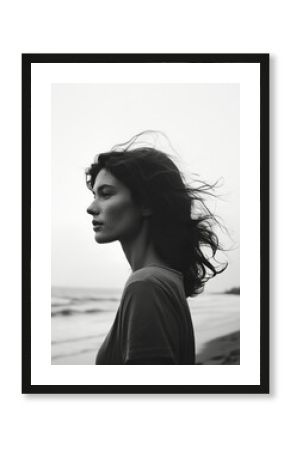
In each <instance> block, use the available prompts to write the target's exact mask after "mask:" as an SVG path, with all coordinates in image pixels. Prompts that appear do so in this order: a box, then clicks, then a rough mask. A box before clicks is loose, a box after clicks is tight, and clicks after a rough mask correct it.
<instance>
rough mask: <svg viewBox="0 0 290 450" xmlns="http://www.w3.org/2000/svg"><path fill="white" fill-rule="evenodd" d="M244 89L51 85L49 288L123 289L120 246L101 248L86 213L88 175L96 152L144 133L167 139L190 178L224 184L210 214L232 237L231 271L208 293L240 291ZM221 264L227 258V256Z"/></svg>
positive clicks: (124, 268) (213, 283) (229, 240)
mask: <svg viewBox="0 0 290 450" xmlns="http://www.w3.org/2000/svg"><path fill="white" fill-rule="evenodd" d="M239 110H240V104H239V85H238V84H54V85H53V86H52V285H53V286H76V287H113V288H122V287H123V285H124V283H125V281H126V279H127V278H128V276H129V274H130V266H129V264H128V263H127V261H126V259H125V256H124V255H123V253H122V250H121V246H120V244H119V243H110V244H103V245H100V244H97V243H96V242H95V240H94V232H93V229H92V224H91V217H90V216H89V215H88V214H87V213H86V208H87V206H88V205H89V204H90V203H91V200H92V194H91V193H90V192H89V191H88V190H87V188H86V184H85V176H84V171H85V168H86V167H87V166H89V165H90V164H91V163H92V161H93V158H94V156H95V155H96V154H97V153H101V152H104V151H109V150H110V149H111V147H112V146H113V145H115V144H118V143H120V142H124V141H126V140H129V139H130V138H131V137H132V136H133V135H135V134H137V133H139V132H141V131H143V130H147V129H153V130H160V131H162V132H164V133H165V134H166V135H167V136H168V138H169V139H170V142H171V144H172V147H173V148H174V150H173V149H170V148H169V147H168V145H167V146H166V141H164V140H163V141H162V140H161V141H160V145H161V146H163V148H160V150H162V149H163V150H165V151H167V152H169V153H171V154H172V156H174V158H175V162H179V166H180V168H181V169H183V170H185V171H186V173H197V174H199V176H200V178H201V179H202V180H204V181H207V182H210V183H213V182H215V181H217V180H219V179H222V184H221V187H220V188H219V190H218V191H217V194H218V195H219V196H220V198H219V200H218V201H214V203H211V205H210V206H211V207H212V208H213V209H214V211H215V212H216V214H218V216H219V217H220V218H221V219H222V222H223V223H224V225H225V226H226V227H227V229H228V231H229V233H230V236H231V238H229V236H227V235H226V234H225V233H223V234H221V235H220V236H221V239H222V241H223V243H224V245H225V246H226V247H227V248H228V249H229V251H228V252H226V259H227V260H228V262H229V267H228V269H227V270H226V271H225V272H224V273H223V274H221V275H219V276H217V277H216V278H215V279H214V280H212V281H210V282H209V283H208V286H207V290H208V291H221V290H224V289H228V288H230V287H232V286H237V285H239V207H240V203H239V145H240V143H239ZM223 258H225V257H224V256H223Z"/></svg>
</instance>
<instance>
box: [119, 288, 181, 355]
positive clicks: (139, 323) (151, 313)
mask: <svg viewBox="0 0 290 450" xmlns="http://www.w3.org/2000/svg"><path fill="white" fill-rule="evenodd" d="M177 342H178V326H177V322H176V317H175V316H174V310H172V309H171V308H170V301H169V299H168V296H167V294H166V292H165V291H164V289H162V287H160V286H159V285H157V284H155V283H153V282H151V281H148V280H144V281H135V282H133V283H131V284H130V285H129V286H128V287H127V288H126V291H125V295H124V303H123V310H122V318H121V348H122V355H123V360H124V364H127V363H128V362H129V363H130V362H132V361H135V362H136V361H137V363H138V360H146V359H147V360H148V359H150V360H152V359H153V360H154V359H155V358H156V359H166V360H169V361H172V364H176V361H175V355H176V343H177Z"/></svg>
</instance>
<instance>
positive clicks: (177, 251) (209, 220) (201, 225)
mask: <svg viewBox="0 0 290 450" xmlns="http://www.w3.org/2000/svg"><path fill="white" fill-rule="evenodd" d="M137 136H139V135H137ZM128 142H129V143H130V144H129V143H128V145H127V146H126V145H125V144H120V146H115V147H113V149H112V150H111V151H109V152H106V153H100V154H99V155H98V156H97V157H96V158H95V162H94V163H93V164H92V165H91V166H90V167H89V168H88V169H86V176H87V186H88V188H89V189H90V190H92V189H93V186H94V182H95V179H96V176H97V174H98V173H99V172H100V170H101V169H106V170H108V171H109V172H110V173H111V174H112V175H114V176H115V177H116V178H117V179H118V180H119V181H121V182H122V183H123V184H124V185H125V186H127V187H128V188H129V190H130V192H131V195H132V198H133V201H134V202H135V203H136V205H143V206H146V207H148V208H150V210H151V212H152V215H150V217H149V218H148V220H149V233H150V237H151V240H152V244H153V246H154V249H155V251H156V253H157V254H158V255H159V257H160V258H161V259H162V260H163V261H164V262H165V263H166V264H167V265H168V266H169V267H171V268H173V269H175V270H178V271H180V272H182V274H183V280H184V288H185V294H186V296H193V295H195V294H198V293H200V292H201V291H202V290H203V288H204V284H205V282H206V281H208V280H209V279H210V278H212V277H214V276H215V275H217V274H218V273H221V272H222V271H223V270H225V268H226V264H223V265H221V264H217V262H216V260H215V255H216V252H217V250H221V246H220V243H219V239H218V236H217V234H216V233H215V231H214V229H213V228H214V225H216V224H218V221H217V219H216V218H215V216H214V215H213V214H212V213H211V212H210V210H209V209H208V207H207V206H206V204H205V194H210V195H213V194H212V188H213V186H211V185H208V184H206V183H200V185H199V186H197V187H192V186H189V185H187V183H186V182H185V180H184V177H183V175H182V173H181V172H180V170H179V169H178V168H177V166H176V165H175V163H174V162H173V161H172V159H171V158H170V157H169V156H168V155H167V154H166V153H165V152H163V151H160V150H157V149H155V148H153V147H150V146H141V147H138V148H132V145H131V142H132V139H131V140H130V141H128ZM207 249H210V253H211V255H209V256H207V255H206V253H208V250H207Z"/></svg>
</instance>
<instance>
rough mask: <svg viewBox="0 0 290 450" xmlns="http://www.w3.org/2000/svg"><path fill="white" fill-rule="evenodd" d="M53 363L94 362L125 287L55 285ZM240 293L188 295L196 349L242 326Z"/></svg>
mask: <svg viewBox="0 0 290 450" xmlns="http://www.w3.org/2000/svg"><path fill="white" fill-rule="evenodd" d="M51 295H52V298H51V363H52V364H95V358H96V354H97V352H98V349H99V347H100V345H101V344H102V342H103V340H104V338H105V336H106V335H107V333H108V332H109V330H110V327H111V325H112V323H113V320H114V317H115V315H116V312H117V309H118V306H119V303H120V299H121V295H122V291H120V290H112V289H90V288H60V287H57V288H56V287H52V294H51ZM239 299H240V298H239V296H238V295H229V294H201V295H199V296H197V297H195V298H193V299H192V298H190V299H188V303H189V307H190V311H191V316H192V321H193V325H194V330H195V337H196V348H197V353H199V352H200V351H202V349H203V347H204V346H205V345H206V343H207V342H209V341H211V340H212V339H215V338H218V337H221V336H225V335H228V334H230V333H233V332H235V331H238V330H239V328H240V302H239Z"/></svg>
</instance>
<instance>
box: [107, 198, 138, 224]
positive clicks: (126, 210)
mask: <svg viewBox="0 0 290 450" xmlns="http://www.w3.org/2000/svg"><path fill="white" fill-rule="evenodd" d="M108 216H109V220H110V223H111V225H114V226H115V225H116V226H118V227H119V226H120V227H123V226H126V227H132V228H134V227H135V226H137V225H138V224H139V223H140V214H139V213H138V211H137V210H136V207H135V206H134V205H133V204H132V202H131V201H122V202H117V203H116V204H114V205H113V204H112V205H111V208H110V211H108Z"/></svg>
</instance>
